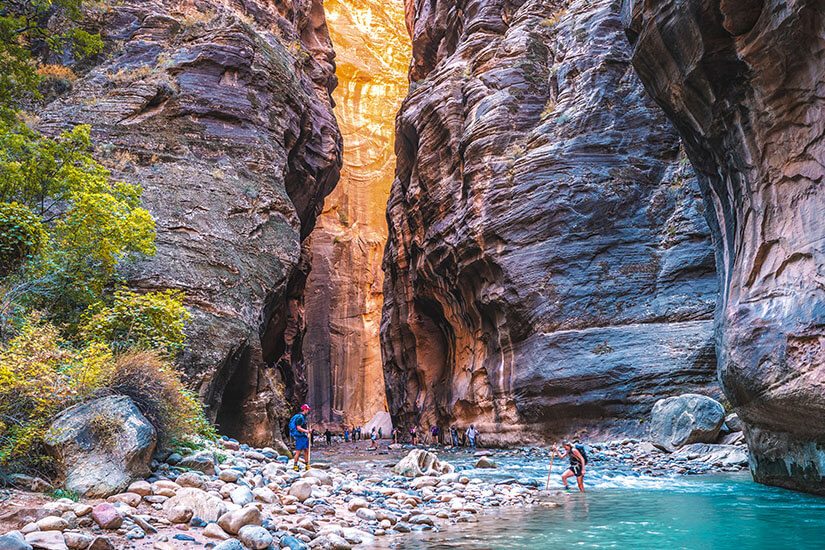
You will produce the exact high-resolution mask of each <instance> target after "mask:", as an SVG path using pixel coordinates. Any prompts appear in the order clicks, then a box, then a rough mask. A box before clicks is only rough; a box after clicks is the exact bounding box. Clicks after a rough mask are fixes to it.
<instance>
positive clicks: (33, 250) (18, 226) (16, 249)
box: [0, 202, 48, 278]
mask: <svg viewBox="0 0 825 550" xmlns="http://www.w3.org/2000/svg"><path fill="white" fill-rule="evenodd" d="M47 238H48V236H47V234H46V231H45V229H44V227H43V224H42V223H40V217H39V216H36V215H35V214H34V212H32V211H31V210H29V209H28V208H26V207H25V206H23V205H22V204H19V203H16V202H12V203H0V278H2V277H5V276H6V275H8V274H9V273H11V272H13V271H14V270H15V269H17V268H19V267H20V266H21V265H22V264H23V263H25V262H27V261H29V260H31V259H32V258H34V256H35V255H36V254H38V253H39V252H41V251H42V249H43V245H44V243H45V242H46V240H47Z"/></svg>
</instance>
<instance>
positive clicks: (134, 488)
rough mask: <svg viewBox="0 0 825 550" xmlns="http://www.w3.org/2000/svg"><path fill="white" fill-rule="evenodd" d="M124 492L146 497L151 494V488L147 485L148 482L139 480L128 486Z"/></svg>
mask: <svg viewBox="0 0 825 550" xmlns="http://www.w3.org/2000/svg"><path fill="white" fill-rule="evenodd" d="M126 492H127V493H134V494H136V495H140V496H142V497H146V496H149V495H151V494H152V486H151V485H150V484H149V482H148V481H145V480H142V479H141V480H139V481H135V482H134V483H132V484H131V485H129V487H128V489H126Z"/></svg>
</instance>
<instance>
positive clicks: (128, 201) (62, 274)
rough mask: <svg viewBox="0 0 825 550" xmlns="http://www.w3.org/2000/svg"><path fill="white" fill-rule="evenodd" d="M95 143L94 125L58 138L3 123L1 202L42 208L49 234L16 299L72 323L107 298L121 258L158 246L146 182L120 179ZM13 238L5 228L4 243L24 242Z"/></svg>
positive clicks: (12, 295)
mask: <svg viewBox="0 0 825 550" xmlns="http://www.w3.org/2000/svg"><path fill="white" fill-rule="evenodd" d="M90 148H91V140H90V136H89V127H88V126H77V127H75V128H74V129H73V130H71V131H66V132H63V133H62V134H60V136H59V137H57V138H56V139H50V138H47V137H44V136H41V135H39V134H36V133H34V132H32V131H31V130H29V129H27V128H26V127H25V126H22V125H19V124H14V125H11V124H3V123H0V201H2V202H4V203H8V204H11V203H14V204H18V205H22V206H24V207H25V208H27V209H29V210H30V211H31V212H33V213H34V214H36V215H38V216H39V217H40V220H42V222H41V223H42V226H43V227H44V228H45V233H46V235H47V237H48V238H46V239H44V240H43V242H42V243H41V246H39V247H38V248H39V249H40V250H41V253H40V254H38V255H36V256H33V257H32V258H31V261H29V262H28V263H27V264H26V265H25V269H24V270H23V271H22V272H21V273H20V274H19V277H18V279H19V280H18V284H17V285H12V286H13V289H12V291H11V292H10V296H8V298H9V299H13V300H15V301H16V302H19V303H20V304H22V305H25V306H28V307H33V308H39V309H43V310H46V311H50V312H52V313H53V316H54V317H55V318H56V319H58V320H60V321H62V322H67V323H69V324H70V325H74V324H76V323H77V317H78V316H79V314H80V312H82V311H83V309H85V307H86V306H88V305H89V304H91V303H94V302H95V301H97V300H98V299H99V296H100V295H101V293H102V291H103V289H104V287H105V286H106V285H107V284H109V283H110V282H111V281H112V280H113V279H114V278H115V277H116V275H117V266H118V264H119V263H120V262H121V261H123V260H124V259H125V258H127V257H128V256H130V255H134V254H154V252H155V247H154V237H155V229H154V220H153V219H152V217H151V215H150V214H149V212H147V211H146V210H145V209H143V208H141V207H140V195H141V189H140V187H139V186H137V185H130V184H126V183H122V182H117V181H112V180H111V178H110V174H109V172H108V170H106V168H104V167H103V166H102V165H100V164H99V163H98V162H96V161H95V160H94V159H93V158H92V157H91V155H90V154H89V152H88V151H89V149H90ZM7 208H8V207H7ZM27 219H28V218H27ZM11 237H12V239H11V240H10V239H9V238H8V236H7V237H5V238H4V236H3V235H0V250H2V249H11V248H14V246H15V244H16V243H18V242H19V235H18V236H16V237H15V236H14V235H12V236H11ZM15 239H16V240H15Z"/></svg>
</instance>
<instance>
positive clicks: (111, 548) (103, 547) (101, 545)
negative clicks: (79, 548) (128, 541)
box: [88, 536, 115, 550]
mask: <svg viewBox="0 0 825 550" xmlns="http://www.w3.org/2000/svg"><path fill="white" fill-rule="evenodd" d="M88 550H115V545H114V544H112V541H111V540H110V539H109V537H104V536H97V537H95V538H94V540H93V541H92V544H90V545H89V549H88Z"/></svg>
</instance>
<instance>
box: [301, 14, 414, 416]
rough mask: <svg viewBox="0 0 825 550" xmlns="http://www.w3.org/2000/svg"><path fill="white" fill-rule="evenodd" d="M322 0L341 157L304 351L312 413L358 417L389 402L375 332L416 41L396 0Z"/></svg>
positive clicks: (313, 280) (312, 287)
mask: <svg viewBox="0 0 825 550" xmlns="http://www.w3.org/2000/svg"><path fill="white" fill-rule="evenodd" d="M325 9H326V13H327V21H328V24H329V30H330V36H331V38H332V42H333V45H334V47H335V51H336V75H337V77H338V87H337V88H336V90H335V93H334V94H333V97H334V99H335V115H336V116H337V118H338V124H339V126H340V128H341V133H342V134H343V137H344V166H343V169H342V172H341V181H340V182H339V184H338V186H337V187H336V188H335V190H334V191H333V192H332V194H330V195H329V196H328V197H327V199H326V201H325V204H324V211H323V213H322V214H321V216H320V217H319V218H318V223H317V225H316V227H315V230H314V231H313V233H312V235H311V236H310V239H309V243H310V250H311V262H310V263H311V267H312V270H311V272H310V274H309V278H308V280H307V292H306V299H305V306H306V323H307V333H306V337H305V338H304V357H305V358H306V363H307V380H308V383H309V393H308V400H309V401H310V402H311V403H312V405H313V412H312V417H311V419H312V420H313V421H316V422H318V421H320V422H323V423H328V424H330V423H331V424H334V425H342V424H346V425H349V426H352V425H363V424H365V423H366V422H367V421H369V420H370V419H371V418H372V417H373V415H374V414H375V413H377V412H380V411H386V410H387V404H386V397H385V394H384V372H383V369H382V365H381V350H380V347H379V341H378V328H379V325H380V323H381V304H382V303H383V294H382V285H383V281H384V273H383V271H381V258H382V255H383V251H384V243H385V241H386V238H387V222H386V218H385V215H384V212H385V209H386V205H387V197H388V196H389V192H390V185H391V184H392V180H393V174H394V170H395V155H394V152H393V137H394V127H395V114H396V112H397V111H398V106H399V104H400V103H401V100H402V99H403V98H404V95H405V94H406V92H407V66H408V63H409V59H410V53H409V49H410V45H409V36H408V35H407V31H406V28H405V26H404V11H403V9H404V6H403V4H402V3H401V2H400V0H398V1H396V2H386V3H377V2H364V1H361V0H347V1H346V2H343V1H338V0H328V1H327V2H326V4H325Z"/></svg>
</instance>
